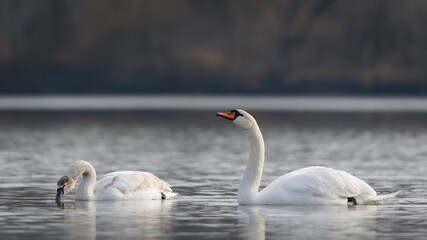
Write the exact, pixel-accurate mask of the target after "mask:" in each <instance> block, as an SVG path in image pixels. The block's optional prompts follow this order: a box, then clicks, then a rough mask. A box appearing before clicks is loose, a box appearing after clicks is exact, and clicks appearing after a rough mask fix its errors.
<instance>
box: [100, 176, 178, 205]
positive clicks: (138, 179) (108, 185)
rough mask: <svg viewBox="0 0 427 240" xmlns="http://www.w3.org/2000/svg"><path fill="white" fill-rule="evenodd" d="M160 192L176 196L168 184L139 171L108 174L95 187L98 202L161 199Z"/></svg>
mask: <svg viewBox="0 0 427 240" xmlns="http://www.w3.org/2000/svg"><path fill="white" fill-rule="evenodd" d="M160 192H163V193H164V194H165V195H166V197H171V196H174V195H176V193H172V189H171V188H170V186H169V184H168V183H167V182H165V181H163V180H160V179H159V178H158V177H156V176H154V175H153V174H151V173H148V172H137V171H118V172H111V173H108V174H106V175H105V176H104V177H103V178H101V179H99V180H98V181H97V184H96V187H95V195H96V200H132V199H161V194H160ZM159 194H160V197H159Z"/></svg>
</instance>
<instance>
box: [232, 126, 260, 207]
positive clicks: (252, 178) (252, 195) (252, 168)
mask: <svg viewBox="0 0 427 240" xmlns="http://www.w3.org/2000/svg"><path fill="white" fill-rule="evenodd" d="M243 132H244V133H245V135H246V137H247V138H248V140H249V160H248V163H247V165H246V169H245V173H244V174H243V178H242V181H241V182H240V186H239V190H238V192H237V199H238V202H239V203H240V204H251V203H254V202H255V201H256V199H257V195H258V189H259V185H260V183H261V177H262V170H263V168H264V154H265V148H264V139H263V138H262V134H261V131H260V129H259V127H258V125H257V124H256V123H255V124H254V125H253V126H252V127H251V128H250V129H249V130H243Z"/></svg>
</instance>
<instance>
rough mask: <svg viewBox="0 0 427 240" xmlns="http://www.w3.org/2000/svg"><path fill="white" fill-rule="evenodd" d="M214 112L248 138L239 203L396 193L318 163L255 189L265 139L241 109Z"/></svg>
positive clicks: (365, 198) (355, 199)
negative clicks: (375, 188) (372, 186)
mask: <svg viewBox="0 0 427 240" xmlns="http://www.w3.org/2000/svg"><path fill="white" fill-rule="evenodd" d="M217 115H218V116H221V117H223V118H226V119H228V120H231V121H232V122H233V123H234V124H235V125H236V126H238V127H239V128H240V129H241V130H242V131H243V133H244V134H245V135H246V137H247V138H248V140H249V160H248V163H247V166H246V169H245V172H244V174H243V178H242V180H241V182H240V186H239V189H238V192H237V201H238V203H239V204H270V205H347V204H348V203H350V204H351V203H352V204H354V205H356V204H381V203H382V202H383V201H384V200H386V199H389V198H393V197H394V196H396V195H397V194H398V192H396V193H391V194H387V195H377V193H376V192H375V190H374V189H372V188H371V187H370V186H369V185H368V184H367V183H365V182H364V181H362V180H360V179H359V178H357V177H355V176H353V175H351V174H349V173H347V172H344V171H341V170H335V169H332V168H327V167H318V166H316V167H307V168H302V169H299V170H296V171H293V172H290V173H287V174H285V175H283V176H280V177H278V178H276V179H275V180H274V181H273V182H272V183H271V184H270V185H268V186H267V187H265V188H264V189H262V190H261V191H260V192H258V189H259V184H260V182H261V176H262V170H263V166H264V140H263V138H262V134H261V131H260V129H259V127H258V124H257V122H256V120H255V118H254V117H252V116H251V115H250V114H249V113H247V112H246V111H244V110H241V109H237V110H232V111H231V112H229V113H218V114H217Z"/></svg>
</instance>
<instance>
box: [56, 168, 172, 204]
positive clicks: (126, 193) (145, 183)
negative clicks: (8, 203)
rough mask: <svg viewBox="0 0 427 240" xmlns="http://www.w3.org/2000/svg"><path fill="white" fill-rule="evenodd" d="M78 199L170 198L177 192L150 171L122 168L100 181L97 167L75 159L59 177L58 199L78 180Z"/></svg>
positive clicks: (58, 201) (57, 200)
mask: <svg viewBox="0 0 427 240" xmlns="http://www.w3.org/2000/svg"><path fill="white" fill-rule="evenodd" d="M80 176H82V181H81V183H80V185H79V187H78V188H77V192H76V200H151V199H168V198H171V197H173V196H175V195H177V193H174V192H172V189H171V188H170V186H169V184H168V183H167V182H165V181H163V180H161V179H159V178H158V177H156V176H154V175H153V174H151V173H148V172H139V171H120V172H111V173H108V174H106V175H105V176H104V177H103V178H101V179H100V180H98V181H96V172H95V168H94V167H93V166H92V164H90V163H89V162H86V161H77V162H75V163H74V164H73V165H72V166H71V167H70V168H69V169H68V171H67V174H66V175H65V176H63V177H61V179H59V181H58V184H57V193H56V198H55V201H56V202H57V203H60V201H61V198H62V196H63V195H65V194H67V193H69V192H70V191H71V190H73V188H74V185H75V184H76V183H77V180H78V179H79V178H80Z"/></svg>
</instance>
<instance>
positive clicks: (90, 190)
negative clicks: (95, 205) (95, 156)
mask: <svg viewBox="0 0 427 240" xmlns="http://www.w3.org/2000/svg"><path fill="white" fill-rule="evenodd" d="M71 176H72V178H73V179H75V180H76V181H77V179H78V178H79V177H80V176H81V177H82V181H81V182H80V185H79V186H78V188H77V191H76V199H78V200H95V194H94V191H95V186H96V171H95V168H94V167H93V166H92V165H91V164H90V163H88V162H83V161H79V162H77V163H76V164H75V165H74V169H73V170H72V171H71Z"/></svg>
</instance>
